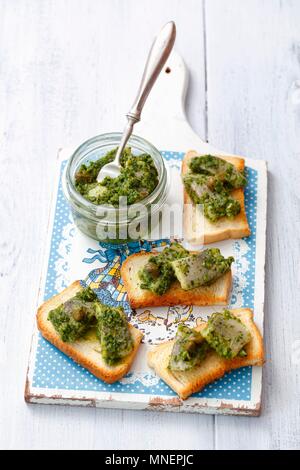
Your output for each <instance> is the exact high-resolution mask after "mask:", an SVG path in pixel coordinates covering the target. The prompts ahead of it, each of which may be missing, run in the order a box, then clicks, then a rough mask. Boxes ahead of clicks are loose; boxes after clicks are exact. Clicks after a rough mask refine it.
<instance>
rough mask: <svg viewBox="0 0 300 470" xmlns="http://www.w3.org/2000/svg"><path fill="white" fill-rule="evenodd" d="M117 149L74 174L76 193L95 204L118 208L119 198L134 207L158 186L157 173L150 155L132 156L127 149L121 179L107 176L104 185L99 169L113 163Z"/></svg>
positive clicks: (128, 148)
mask: <svg viewBox="0 0 300 470" xmlns="http://www.w3.org/2000/svg"><path fill="white" fill-rule="evenodd" d="M116 151H117V149H114V150H111V151H110V152H108V153H107V154H106V155H105V156H104V157H101V158H100V159H98V160H96V161H94V162H93V161H91V162H89V163H88V164H83V165H81V166H80V168H79V169H78V171H77V172H76V174H75V187H76V190H77V191H78V192H79V193H80V194H81V195H82V196H83V197H84V198H85V199H87V200H88V201H90V202H93V203H94V204H97V205H99V204H110V205H112V206H114V207H118V206H119V198H120V197H122V196H123V197H126V198H127V204H128V205H130V204H134V203H137V202H139V201H141V200H143V199H145V198H146V197H147V196H149V194H151V193H152V192H153V191H154V189H155V188H156V186H157V185H158V172H157V169H156V167H155V164H154V161H153V159H152V157H151V156H150V155H149V154H146V153H144V154H141V155H133V153H132V151H131V148H130V147H126V149H125V150H124V152H123V155H122V157H121V161H120V163H121V171H120V174H119V176H117V177H116V178H111V177H109V176H107V177H106V178H105V179H104V180H103V181H102V182H101V183H98V182H97V175H98V173H99V171H100V169H101V168H102V167H103V166H104V165H106V164H107V163H109V162H111V161H112V160H113V159H114V157H115V155H116Z"/></svg>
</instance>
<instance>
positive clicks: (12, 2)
mask: <svg viewBox="0 0 300 470" xmlns="http://www.w3.org/2000/svg"><path fill="white" fill-rule="evenodd" d="M203 13H204V16H203ZM169 19H174V20H175V21H176V23H177V28H178V38H177V50H178V51H179V52H180V53H181V55H182V56H183V57H184V59H185V62H186V64H187V66H188V68H189V70H190V73H191V83H190V89H189V94H188V100H187V114H188V118H189V120H190V122H191V124H192V125H193V127H194V129H195V130H196V131H197V132H198V133H199V134H200V136H202V137H205V136H206V130H207V137H208V138H209V140H210V142H211V143H212V144H213V145H215V146H216V147H219V148H223V149H224V150H227V151H228V152H234V153H240V154H242V155H246V156H248V157H251V156H252V157H253V158H263V159H266V160H267V161H268V162H269V171H270V175H269V176H270V178H269V180H270V185H269V205H268V243H267V273H266V274H267V285H266V288H267V290H266V322H265V331H266V348H267V358H268V362H267V365H266V369H265V374H264V397H263V415H262V416H261V417H260V418H259V419H257V418H241V417H237V418H233V417H217V418H214V417H211V416H197V415H186V416H184V415H175V414H166V413H144V412H131V411H117V410H114V411H112V410H94V409H79V408H68V407H47V406H35V407H33V406H31V407H30V406H27V405H25V404H24V402H23V384H24V379H25V375H26V365H27V359H28V353H29V345H30V335H31V332H32V323H33V311H34V309H35V300H36V298H37V288H38V281H39V275H40V272H41V266H42V251H43V246H44V240H45V237H46V230H47V229H46V227H47V214H48V210H49V204H50V194H51V190H52V180H53V174H54V169H55V155H56V153H57V149H58V148H59V147H61V146H69V145H76V144H78V143H79V142H81V141H82V140H84V139H86V138H88V137H90V136H91V135H94V134H96V133H99V132H104V131H108V130H109V131H110V130H113V129H120V128H121V127H122V126H123V122H124V118H123V116H124V114H125V112H126V111H127V110H128V106H129V105H130V104H131V100H132V97H133V95H134V94H135V90H136V85H137V83H138V80H139V75H140V73H141V70H142V67H143V62H144V59H145V55H146V51H147V48H148V45H149V44H150V42H151V40H152V36H153V33H155V32H156V31H157V30H158V29H159V27H160V25H161V24H163V23H164V22H166V21H168V20H169ZM299 19H300V4H299V2H298V1H297V0H294V1H289V0H282V1H279V0H264V1H261V0H244V1H243V2H241V1H240V0H227V1H226V2H224V1H223V0H209V1H206V2H204V1H203V2H202V1H200V0H163V1H161V0H98V1H97V0H52V1H50V0H43V1H41V0H0V165H1V171H0V181H1V198H0V209H1V213H2V217H1V219H0V260H1V263H0V295H1V299H2V302H1V303H2V305H4V306H5V311H2V314H1V315H0V375H1V383H2V382H3V384H4V386H1V387H0V447H1V448H58V449H59V448H90V449H96V448H116V449H118V448H119V449H122V448H126V449H132V448H141V449H142V448H156V449H160V448H177V449H180V448H187V449H188V448H190V449H197V448H276V449H277V448H297V447H298V448H299V444H300V420H299V415H300V413H299V411H300V410H299V364H297V357H296V358H295V356H296V354H295V345H296V344H297V343H296V341H297V340H298V341H299V339H300V324H299V320H298V313H297V305H298V304H299V301H300V298H299V280H300V278H299V268H298V266H299V262H300V248H299V222H300V220H299V219H300V207H299V206H300V202H299V194H298V191H297V190H298V187H299V176H300V174H299V173H300V166H299V145H300V144H299V123H300V122H299V120H300V99H299V94H300V91H299V88H300V84H299V80H300V52H299V51H300V30H299V27H298V25H299ZM204 26H205V28H204ZM204 33H205V34H204ZM205 64H207V69H205ZM297 135H298V137H297ZM293 348H294V349H293ZM293 350H294V354H292V352H293Z"/></svg>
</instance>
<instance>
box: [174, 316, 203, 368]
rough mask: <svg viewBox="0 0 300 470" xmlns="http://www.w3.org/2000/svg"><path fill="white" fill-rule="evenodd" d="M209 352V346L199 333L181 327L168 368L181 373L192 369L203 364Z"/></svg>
mask: <svg viewBox="0 0 300 470" xmlns="http://www.w3.org/2000/svg"><path fill="white" fill-rule="evenodd" d="M208 350H209V345H208V343H207V342H206V341H205V340H204V338H203V336H202V335H201V333H200V332H199V331H196V330H195V329H193V328H189V327H188V326H185V325H179V326H178V329H177V333H176V336H175V342H174V345H173V348H172V352H171V356H170V360H169V365H168V368H169V369H170V370H172V371H179V372H184V371H186V370H189V369H192V368H193V367H195V366H197V365H199V364H201V362H202V361H203V360H204V359H205V357H206V355H207V352H208Z"/></svg>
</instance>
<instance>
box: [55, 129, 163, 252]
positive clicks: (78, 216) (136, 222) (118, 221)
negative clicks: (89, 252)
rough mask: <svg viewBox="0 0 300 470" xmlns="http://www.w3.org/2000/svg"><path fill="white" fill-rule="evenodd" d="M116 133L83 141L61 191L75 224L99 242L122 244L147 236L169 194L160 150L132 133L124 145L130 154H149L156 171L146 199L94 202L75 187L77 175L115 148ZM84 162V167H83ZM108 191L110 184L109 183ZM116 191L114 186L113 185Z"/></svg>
mask: <svg viewBox="0 0 300 470" xmlns="http://www.w3.org/2000/svg"><path fill="white" fill-rule="evenodd" d="M121 136H122V134H121V133H119V132H115V133H109V134H101V135H98V136H96V137H93V138H91V139H89V140H87V141H86V142H84V143H83V144H82V145H80V147H78V148H77V150H75V152H74V153H73V154H72V156H71V158H70V160H69V162H68V163H67V166H66V168H65V172H64V176H63V190H64V194H65V197H66V198H67V200H68V202H69V204H70V208H71V211H72V215H73V219H74V222H75V224H76V226H77V227H78V228H79V230H81V231H82V232H83V233H85V234H86V235H88V236H90V237H92V238H94V239H95V240H99V241H102V242H105V241H107V242H109V243H124V242H126V241H129V240H137V239H139V238H147V237H148V236H150V233H151V230H152V229H153V228H155V226H157V224H158V222H159V221H160V219H161V210H162V207H163V205H164V203H165V201H166V198H167V193H168V174H167V170H166V167H165V164H164V160H163V158H162V156H161V154H160V152H159V151H158V150H157V149H156V148H155V147H154V146H153V145H152V144H150V143H149V142H147V141H146V140H145V139H143V138H141V137H137V136H135V135H132V136H131V137H130V139H129V141H128V144H127V146H128V147H130V148H131V153H132V155H133V156H141V155H143V154H148V155H150V156H151V157H152V160H153V164H154V166H155V168H156V170H157V185H156V187H155V188H154V189H153V191H152V192H151V193H150V194H148V195H147V196H146V197H145V198H142V199H141V200H139V201H138V202H136V203H133V204H127V205H126V202H127V200H125V201H124V204H123V200H122V199H121V200H120V201H121V205H118V206H113V205H111V204H97V203H95V202H91V200H89V199H87V198H86V197H84V194H81V193H80V191H79V190H78V184H77V183H78V181H77V179H76V178H77V175H78V171H79V169H81V168H84V167H86V168H88V167H89V165H90V162H96V161H98V160H99V159H100V158H103V157H105V156H107V154H108V153H109V152H111V151H112V150H114V149H116V148H117V147H118V145H119V142H120V140H121ZM82 165H84V167H83V166H82ZM110 191H111V185H110ZM116 191H117V187H116Z"/></svg>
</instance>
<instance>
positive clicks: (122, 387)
mask: <svg viewBox="0 0 300 470" xmlns="http://www.w3.org/2000/svg"><path fill="white" fill-rule="evenodd" d="M162 154H163V156H164V158H165V159H166V160H179V161H180V160H181V159H182V158H183V155H184V154H183V153H180V152H162ZM65 164H66V162H63V163H62V166H61V174H62V172H63V169H64V167H65ZM246 171H247V177H248V185H247V188H246V191H245V203H246V211H247V217H248V221H249V225H250V228H251V236H250V237H248V238H245V242H246V243H247V245H248V247H249V250H248V252H247V253H246V255H245V256H246V258H247V261H248V270H247V272H246V288H245V290H244V292H243V295H244V304H245V305H247V306H250V307H253V304H254V275H255V248H256V205H257V197H256V193H257V172H256V171H255V170H253V169H250V168H247V169H246ZM69 221H70V211H69V207H68V204H67V202H66V200H65V198H64V195H63V192H62V186H61V180H60V181H59V188H58V193H57V200H56V207H55V219H54V225H53V232H52V239H51V248H50V256H49V263H48V271H47V276H46V283H45V294H44V298H45V300H46V299H49V298H50V297H52V296H53V295H55V294H56V293H57V292H56V289H55V276H56V272H55V263H56V261H57V260H59V258H60V254H59V252H58V247H59V243H60V240H61V236H62V231H63V228H64V226H65V225H66V224H67V223H69ZM130 375H131V374H129V378H130ZM251 379H252V368H251V367H244V368H241V369H238V370H236V371H232V372H230V373H228V374H226V375H225V376H224V377H223V378H222V379H220V380H217V381H215V382H213V383H211V384H209V385H208V386H207V387H205V388H204V389H203V390H202V391H201V392H199V393H196V394H194V397H199V398H200V397H201V398H219V399H223V400H224V399H227V400H230V399H235V400H245V401H247V400H250V399H251ZM129 382H132V380H128V383H122V382H116V383H115V384H106V383H104V382H102V381H101V380H99V379H97V378H96V377H94V376H93V375H92V374H90V373H89V372H88V371H87V370H86V369H84V368H83V367H81V366H79V365H78V364H76V363H75V362H74V361H72V359H70V358H69V357H67V356H65V355H64V354H63V353H61V352H60V351H59V350H58V349H57V348H55V347H54V346H52V345H51V344H50V343H48V341H46V340H45V339H44V338H42V336H39V339H38V346H37V352H36V360H35V368H34V374H33V386H34V387H36V388H46V389H54V390H55V389H62V390H72V391H76V390H78V391H80V392H84V391H96V392H105V391H106V392H110V393H114V392H118V393H120V392H123V393H133V394H150V395H151V394H153V395H156V396H157V395H167V396H175V393H174V392H173V391H172V390H171V389H170V388H169V387H168V385H166V384H165V383H164V382H163V381H162V380H159V381H158V383H157V384H156V385H150V386H146V385H144V384H143V383H142V382H141V381H140V380H136V381H134V382H133V383H129Z"/></svg>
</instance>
